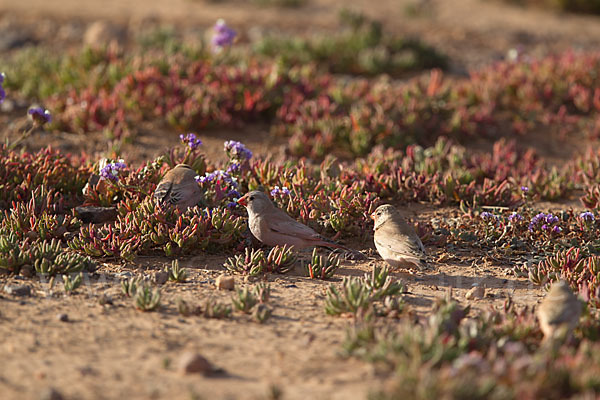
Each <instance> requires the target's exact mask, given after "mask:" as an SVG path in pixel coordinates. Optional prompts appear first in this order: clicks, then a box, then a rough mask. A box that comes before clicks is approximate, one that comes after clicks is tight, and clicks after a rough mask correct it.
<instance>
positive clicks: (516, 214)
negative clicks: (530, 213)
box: [508, 212, 523, 221]
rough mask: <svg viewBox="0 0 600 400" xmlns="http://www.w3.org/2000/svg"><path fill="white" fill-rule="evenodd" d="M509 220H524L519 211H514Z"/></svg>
mask: <svg viewBox="0 0 600 400" xmlns="http://www.w3.org/2000/svg"><path fill="white" fill-rule="evenodd" d="M508 220H509V221H515V220H516V221H521V220H523V216H522V215H521V214H518V213H516V212H514V213H512V214H510V215H509V217H508Z"/></svg>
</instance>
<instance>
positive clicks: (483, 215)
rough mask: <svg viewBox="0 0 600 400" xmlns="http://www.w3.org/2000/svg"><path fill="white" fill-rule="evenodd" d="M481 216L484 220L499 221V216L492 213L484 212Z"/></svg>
mask: <svg viewBox="0 0 600 400" xmlns="http://www.w3.org/2000/svg"><path fill="white" fill-rule="evenodd" d="M479 216H480V217H481V218H483V219H498V216H497V215H494V214H492V213H491V212H488V211H484V212H482V213H481V214H479Z"/></svg>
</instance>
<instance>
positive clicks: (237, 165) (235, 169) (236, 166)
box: [227, 163, 242, 174]
mask: <svg viewBox="0 0 600 400" xmlns="http://www.w3.org/2000/svg"><path fill="white" fill-rule="evenodd" d="M241 169H242V166H241V165H240V163H231V165H229V167H227V173H229V174H234V173H236V172H240V170H241Z"/></svg>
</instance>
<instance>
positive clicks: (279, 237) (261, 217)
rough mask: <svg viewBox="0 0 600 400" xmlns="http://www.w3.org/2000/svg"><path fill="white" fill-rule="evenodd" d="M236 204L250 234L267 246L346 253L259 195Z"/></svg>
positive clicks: (262, 195) (256, 191) (262, 194)
mask: <svg viewBox="0 0 600 400" xmlns="http://www.w3.org/2000/svg"><path fill="white" fill-rule="evenodd" d="M237 202H238V203H239V204H241V205H242V206H244V207H246V210H248V225H249V227H250V232H252V234H253V235H254V237H256V238H257V239H258V240H260V241H261V242H262V243H264V244H266V245H268V246H283V245H288V246H292V247H294V249H295V250H302V249H304V248H306V247H315V246H323V247H333V248H340V249H345V250H348V249H347V248H346V247H344V246H341V245H339V244H337V243H334V242H332V241H330V240H329V239H327V238H324V237H323V236H321V235H319V234H318V233H317V232H315V231H314V230H313V229H312V228H309V227H308V226H306V225H304V224H301V223H300V222H298V221H296V220H295V219H293V218H292V217H290V216H289V215H288V214H287V213H286V212H285V211H283V210H281V209H280V208H277V207H276V206H275V204H273V202H272V201H271V199H269V197H268V196H267V195H266V194H265V193H263V192H260V191H258V190H255V191H252V192H250V193H246V194H245V195H244V196H242V197H241V198H240V199H238V201H237Z"/></svg>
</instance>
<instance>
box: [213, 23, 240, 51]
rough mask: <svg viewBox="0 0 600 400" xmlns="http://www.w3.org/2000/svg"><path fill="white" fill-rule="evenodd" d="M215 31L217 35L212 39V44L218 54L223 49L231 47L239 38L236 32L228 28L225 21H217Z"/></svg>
mask: <svg viewBox="0 0 600 400" xmlns="http://www.w3.org/2000/svg"><path fill="white" fill-rule="evenodd" d="M213 30H214V31H215V34H214V35H213V37H212V40H211V44H212V47H213V50H214V51H216V52H218V51H221V50H222V49H223V47H226V46H231V44H232V43H233V40H234V39H235V37H236V36H237V33H236V31H234V30H233V29H231V28H230V27H228V26H227V24H226V23H225V20H223V19H219V20H217V23H216V24H215V26H214V27H213Z"/></svg>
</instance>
